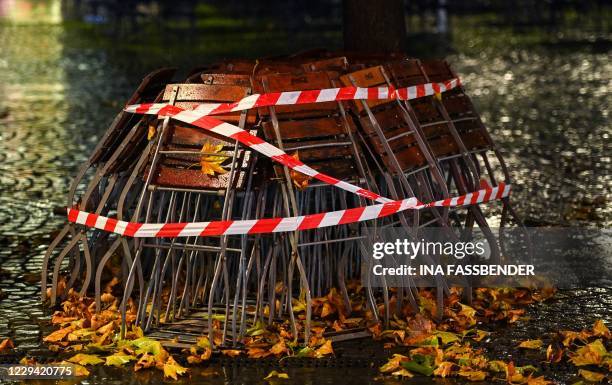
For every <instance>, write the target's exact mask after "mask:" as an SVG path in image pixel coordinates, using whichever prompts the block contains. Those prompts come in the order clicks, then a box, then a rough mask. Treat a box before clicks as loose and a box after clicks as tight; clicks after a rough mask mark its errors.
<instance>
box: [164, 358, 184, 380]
mask: <svg viewBox="0 0 612 385" xmlns="http://www.w3.org/2000/svg"><path fill="white" fill-rule="evenodd" d="M185 373H187V368H184V367H182V366H181V365H179V364H178V362H176V361H175V360H174V358H172V356H170V357H168V360H167V361H166V363H164V378H172V379H173V380H178V376H182V375H183V374H185Z"/></svg>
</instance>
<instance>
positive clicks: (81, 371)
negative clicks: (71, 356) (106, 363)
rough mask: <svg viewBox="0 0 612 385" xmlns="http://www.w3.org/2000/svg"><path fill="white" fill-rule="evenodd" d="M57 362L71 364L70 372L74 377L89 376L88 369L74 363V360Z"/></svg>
mask: <svg viewBox="0 0 612 385" xmlns="http://www.w3.org/2000/svg"><path fill="white" fill-rule="evenodd" d="M59 364H64V365H71V366H72V369H74V372H73V373H72V374H73V375H74V376H76V377H87V376H89V370H87V368H85V367H84V366H82V365H79V364H75V363H74V362H68V361H61V362H59Z"/></svg>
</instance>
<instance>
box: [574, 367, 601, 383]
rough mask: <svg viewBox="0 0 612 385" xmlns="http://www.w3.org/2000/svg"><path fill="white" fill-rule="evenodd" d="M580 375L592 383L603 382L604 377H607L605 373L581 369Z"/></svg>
mask: <svg viewBox="0 0 612 385" xmlns="http://www.w3.org/2000/svg"><path fill="white" fill-rule="evenodd" d="M578 375H580V376H581V377H582V378H584V379H585V380H587V381H592V382H601V380H603V379H604V377H605V376H606V375H605V374H603V373H597V372H592V371H590V370H584V369H579V370H578Z"/></svg>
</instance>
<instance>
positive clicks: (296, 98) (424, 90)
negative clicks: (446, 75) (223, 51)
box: [125, 78, 461, 116]
mask: <svg viewBox="0 0 612 385" xmlns="http://www.w3.org/2000/svg"><path fill="white" fill-rule="evenodd" d="M460 85H461V81H460V80H459V79H458V78H455V79H450V80H448V81H445V82H441V83H426V84H418V85H415V86H410V87H402V88H394V87H388V86H385V87H369V88H365V87H341V88H325V89H320V90H304V91H284V92H271V93H267V94H253V95H249V96H247V97H245V98H243V99H241V100H239V101H237V102H233V103H203V104H199V105H198V106H197V107H196V109H195V110H197V111H198V113H200V114H201V115H202V116H205V115H219V114H226V113H228V112H236V111H243V110H248V109H251V108H258V107H270V106H289V105H297V104H310V103H324V102H334V101H341V100H393V99H397V100H412V99H417V98H421V97H424V96H431V95H435V94H440V93H442V92H445V91H448V90H451V89H453V88H455V87H459V86H460ZM166 107H171V106H170V105H168V104H166V103H144V104H134V105H131V106H127V107H126V109H125V111H127V112H133V113H137V114H145V113H146V114H159V115H160V116H166V115H165V114H164V112H165V111H164V110H163V109H164V108H166ZM169 110H171V109H169Z"/></svg>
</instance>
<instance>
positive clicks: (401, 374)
mask: <svg viewBox="0 0 612 385" xmlns="http://www.w3.org/2000/svg"><path fill="white" fill-rule="evenodd" d="M391 375H392V376H395V377H405V378H411V377H414V374H412V373H410V371H408V370H407V369H405V368H402V369H400V370H396V371H395V372H393V373H391Z"/></svg>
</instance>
